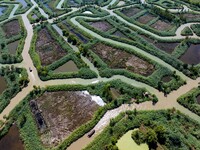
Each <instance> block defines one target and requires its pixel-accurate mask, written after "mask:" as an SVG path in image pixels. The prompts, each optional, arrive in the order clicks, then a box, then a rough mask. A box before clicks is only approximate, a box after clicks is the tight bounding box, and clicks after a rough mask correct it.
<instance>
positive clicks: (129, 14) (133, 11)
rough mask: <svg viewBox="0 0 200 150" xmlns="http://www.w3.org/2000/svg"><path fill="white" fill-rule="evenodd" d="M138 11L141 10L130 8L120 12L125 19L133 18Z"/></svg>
mask: <svg viewBox="0 0 200 150" xmlns="http://www.w3.org/2000/svg"><path fill="white" fill-rule="evenodd" d="M140 11H141V9H139V8H136V7H131V8H126V9H123V10H122V11H121V12H122V13H123V14H124V15H126V16H127V17H132V16H134V15H135V14H137V13H138V12H140Z"/></svg>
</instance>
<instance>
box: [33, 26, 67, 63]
mask: <svg viewBox="0 0 200 150" xmlns="http://www.w3.org/2000/svg"><path fill="white" fill-rule="evenodd" d="M36 52H37V53H38V54H39V56H40V60H41V64H42V65H43V66H46V65H49V64H51V63H53V62H55V61H56V60H59V59H60V58H62V57H63V56H65V55H66V54H67V52H66V51H65V50H64V49H63V48H62V47H61V46H60V45H59V44H58V43H57V42H56V41H55V40H54V39H53V38H52V37H51V35H50V33H49V32H48V30H47V29H46V28H44V29H42V30H40V31H39V32H38V36H37V41H36Z"/></svg>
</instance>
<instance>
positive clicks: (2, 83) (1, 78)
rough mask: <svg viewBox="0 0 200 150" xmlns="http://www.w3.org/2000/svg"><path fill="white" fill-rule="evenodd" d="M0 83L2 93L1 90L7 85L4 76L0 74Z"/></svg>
mask: <svg viewBox="0 0 200 150" xmlns="http://www.w3.org/2000/svg"><path fill="white" fill-rule="evenodd" d="M0 83H1V86H0V94H2V93H3V91H4V90H5V89H6V87H7V83H6V80H5V78H4V77H1V76H0Z"/></svg>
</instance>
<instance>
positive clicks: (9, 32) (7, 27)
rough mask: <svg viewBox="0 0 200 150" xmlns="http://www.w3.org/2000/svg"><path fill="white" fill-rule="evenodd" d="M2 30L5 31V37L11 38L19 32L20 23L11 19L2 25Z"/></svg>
mask: <svg viewBox="0 0 200 150" xmlns="http://www.w3.org/2000/svg"><path fill="white" fill-rule="evenodd" d="M3 31H4V33H5V36H6V38H11V37H12V36H14V35H18V34H19V33H20V25H19V21H18V20H12V21H10V22H7V23H5V24H4V25H3Z"/></svg>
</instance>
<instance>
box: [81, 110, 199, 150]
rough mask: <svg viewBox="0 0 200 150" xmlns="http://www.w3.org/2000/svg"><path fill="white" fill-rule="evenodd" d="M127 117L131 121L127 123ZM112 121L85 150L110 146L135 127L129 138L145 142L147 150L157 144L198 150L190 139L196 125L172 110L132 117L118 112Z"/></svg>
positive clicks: (103, 148) (197, 143) (131, 113)
mask: <svg viewBox="0 0 200 150" xmlns="http://www.w3.org/2000/svg"><path fill="white" fill-rule="evenodd" d="M127 115H128V116H132V118H133V119H132V120H130V119H129V117H127ZM168 115H170V119H169V118H168ZM186 120H187V121H186ZM112 122H115V124H114V125H113V126H112V127H111V126H108V127H106V128H105V129H104V131H103V132H102V133H101V134H100V135H99V136H97V137H96V138H95V140H94V141H93V142H91V143H90V144H89V145H88V146H87V147H86V148H85V150H98V149H99V148H100V147H101V149H102V150H105V149H106V147H109V146H110V145H113V144H112V143H113V139H114V141H116V140H118V139H119V138H120V137H122V136H123V135H124V134H125V133H126V132H127V131H129V130H132V129H136V128H139V130H137V131H135V132H133V134H132V137H133V139H134V140H135V142H136V143H138V144H140V143H144V142H145V143H147V144H148V145H149V148H150V149H151V148H152V149H155V148H156V147H157V145H158V143H159V145H160V146H162V147H163V148H165V149H169V150H173V149H188V150H189V149H190V148H191V147H193V148H195V149H199V148H200V144H199V142H198V140H199V139H198V136H195V137H194V136H193V135H194V132H196V131H198V130H200V124H198V123H197V122H195V121H194V120H191V119H190V118H188V117H187V116H184V115H183V114H180V113H179V112H177V111H175V110H169V111H167V110H161V111H148V112H146V111H142V112H138V113H137V115H136V116H135V115H134V112H131V111H130V112H129V113H128V114H127V113H121V114H120V115H119V116H118V117H117V118H116V119H114V120H113V121H112ZM110 131H112V132H110ZM114 143H115V142H114Z"/></svg>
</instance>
